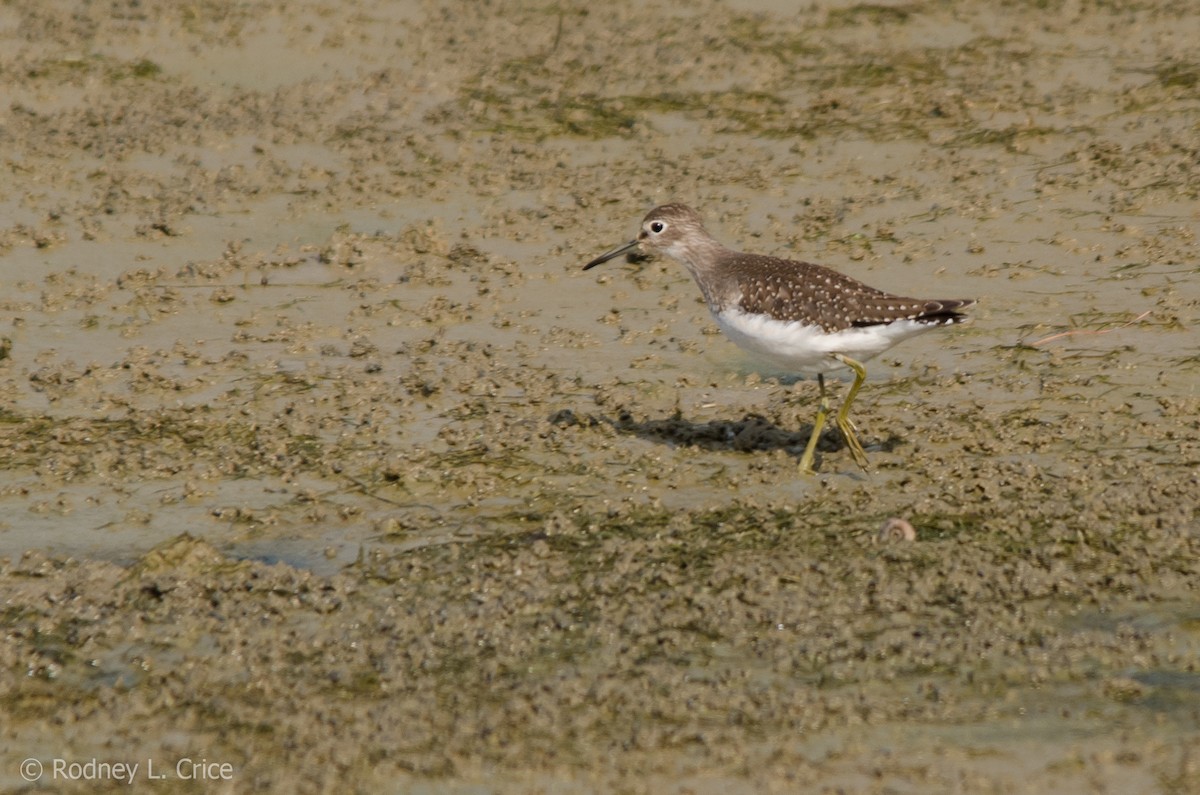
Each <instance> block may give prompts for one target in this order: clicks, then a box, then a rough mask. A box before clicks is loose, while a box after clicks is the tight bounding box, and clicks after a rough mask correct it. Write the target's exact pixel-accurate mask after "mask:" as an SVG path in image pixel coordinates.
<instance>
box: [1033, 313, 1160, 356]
mask: <svg viewBox="0 0 1200 795" xmlns="http://www.w3.org/2000/svg"><path fill="white" fill-rule="evenodd" d="M1153 311H1154V310H1153V309H1147V310H1146V311H1145V312H1143V313H1142V314H1140V315H1138V316H1137V317H1135V318H1134V319H1133V320H1130V321H1127V322H1125V323H1122V324H1121V325H1119V326H1112V327H1111V328H1099V329H1090V328H1080V329H1074V330H1072V331H1060V332H1059V333H1058V334H1051V335H1050V336H1049V337H1042V338H1041V339H1040V340H1038V341H1037V342H1031V343H1029V346H1030V347H1031V348H1036V347H1037V346H1038V345H1041V344H1043V343H1046V342H1050V341H1052V340H1056V339H1059V338H1060V337H1073V336H1075V335H1076V334H1107V333H1108V332H1110V331H1117V330H1119V329H1123V328H1128V327H1130V326H1132V325H1134V324H1136V323H1140V322H1141V321H1143V320H1145V319H1146V316H1147V315H1149V314H1150V313H1151V312H1153Z"/></svg>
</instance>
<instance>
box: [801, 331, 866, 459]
mask: <svg viewBox="0 0 1200 795" xmlns="http://www.w3.org/2000/svg"><path fill="white" fill-rule="evenodd" d="M833 358H835V359H837V360H838V361H839V362H841V363H842V364H844V365H846V366H847V367H849V368H850V369H851V370H853V371H854V383H852V384H851V385H850V391H849V392H847V393H846V399H845V400H844V401H843V402H842V407H841V408H840V409H838V413H837V416H836V417H834V423H835V424H836V425H837V426H838V430H839V431H841V433H842V438H843V439H845V440H846V446H847V447H849V448H850V454H851V455H852V456H854V462H855V463H856V464H858V465H859V466H860V467H862V468H863V469H866V468H867V452H866V451H865V450H863V446H862V444H860V443H859V441H858V436H856V435H855V432H854V423H852V422H851V421H850V404H851V403H853V402H854V398H855V396H856V395H858V390H859V387H861V386H862V385H863V381H865V380H867V370H866V368H865V367H863V366H862V364H860V363H859V362H856V361H855V360H854V359H851V358H850V357H849V356H843V355H842V354H840V353H835V354H833ZM817 384H819V385H820V387H821V403H820V405H819V406H818V407H817V419H816V421H815V422H814V423H813V429H812V435H811V436H809V437H808V444H807V445H806V446H805V447H804V455H802V456H800V471H801V472H802V473H803V474H805V475H815V474H817V472H816V470H815V469H813V456H814V455H815V454H816V452H817V440H818V439H820V438H821V431H822V430H824V429H825V420H826V418H827V417H828V416H829V396H828V395H827V394H826V393H825V376H824V375H821V374H820V373H818V374H817Z"/></svg>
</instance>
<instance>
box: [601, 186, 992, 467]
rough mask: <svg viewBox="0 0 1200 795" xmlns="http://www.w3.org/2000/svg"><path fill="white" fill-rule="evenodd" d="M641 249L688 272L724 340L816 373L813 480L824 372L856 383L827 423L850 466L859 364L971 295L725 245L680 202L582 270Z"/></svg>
mask: <svg viewBox="0 0 1200 795" xmlns="http://www.w3.org/2000/svg"><path fill="white" fill-rule="evenodd" d="M637 248H640V249H641V250H642V251H643V252H645V253H655V252H657V253H662V254H666V255H667V256H669V257H670V258H672V259H674V260H676V261H677V262H679V263H680V264H682V265H683V266H684V268H686V269H687V270H688V272H689V273H691V275H692V278H693V279H695V282H696V285H697V286H698V287H699V288H700V293H701V294H702V295H703V296H704V302H705V303H706V304H708V309H709V311H710V312H711V313H712V316H713V318H714V319H715V320H716V322H717V325H718V326H720V328H721V331H722V332H724V334H725V336H726V337H728V338H729V339H730V340H732V341H733V342H734V343H736V344H737V345H738V346H740V347H741V348H743V349H745V350H747V351H749V352H750V353H752V354H754V355H756V356H757V357H759V358H761V359H764V360H765V361H767V362H769V363H770V364H771V365H773V366H775V367H777V368H779V369H780V370H783V371H786V372H791V373H797V374H807V375H811V374H816V376H817V383H818V384H819V386H820V403H819V405H818V409H817V416H816V421H815V422H814V423H813V428H812V433H811V435H810V436H809V439H808V444H807V445H806V446H805V449H804V453H803V455H802V456H801V457H800V471H801V472H802V473H805V474H809V475H812V474H815V473H816V470H815V469H814V467H813V461H814V458H815V454H816V448H817V440H818V439H819V438H820V436H821V431H822V430H823V429H824V427H825V422H826V419H827V417H828V415H829V410H830V403H829V396H828V393H827V392H826V389H825V373H827V372H830V371H836V370H839V369H843V368H848V369H849V370H850V371H852V372H853V373H854V380H853V382H852V383H851V385H850V388H849V390H848V391H847V392H846V397H845V400H844V401H843V402H842V404H841V407H840V408H839V409H838V412H837V414H836V415H835V417H834V422H835V424H836V425H837V428H838V430H839V431H840V432H841V435H842V438H843V439H844V440H845V443H846V446H847V447H848V448H849V449H850V453H851V455H852V456H853V458H854V461H855V463H857V464H858V465H859V466H860V467H862V469H863V470H864V471H865V470H867V469H868V462H867V454H866V451H865V450H863V446H862V444H861V443H860V442H859V441H858V436H857V434H856V433H855V427H854V424H853V423H852V422H851V421H850V406H851V404H852V403H853V402H854V399H855V397H856V396H857V395H858V390H859V389H860V388H861V387H862V385H863V382H864V381H865V380H866V378H867V371H866V368H865V367H864V366H863V362H865V361H867V360H869V359H870V358H872V357H873V356H878V355H879V354H881V353H883V352H884V351H886V350H888V349H889V348H891V347H892V346H893V345H895V344H897V343H898V342H901V341H902V340H905V339H908V338H909V337H913V336H916V335H917V334H921V333H923V332H925V331H929V330H930V329H933V328H937V327H939V326H950V325H955V324H958V323H963V322H965V321H966V320H967V319H968V317H967V315H965V314H964V313H963V312H962V310H964V309H967V308H969V307H971V306H973V305H974V304H975V303H976V300H975V299H973V298H952V299H949V298H939V299H931V298H906V297H903V296H899V295H893V294H891V293H888V292H885V291H883V290H879V289H876V288H874V287H871V286H869V285H867V284H864V283H862V282H860V281H858V280H857V279H854V278H852V277H850V276H847V275H845V274H843V273H840V272H838V271H835V270H833V269H832V268H828V267H826V266H824V265H817V264H814V263H811V262H799V261H796V260H787V259H781V258H779V257H771V256H765V255H762V254H747V253H743V252H740V251H734V250H733V249H730V248H726V247H725V246H724V245H722V244H721V243H719V242H718V241H717V240H716V239H715V238H714V237H713V236H712V235H711V234H709V232H708V230H706V229H705V228H704V222H703V219H702V218H701V216H700V214H699V213H697V212H696V211H695V210H693V209H692V208H690V207H688V206H686V205H684V204H678V203H673V204H664V205H662V206H659V207H655V208H654V209H653V210H651V211H650V212H649V213H647V214H646V217H645V218H644V219H642V225H641V229H640V231H639V232H638V235H637V237H635V238H634V239H633V240H630V241H629V242H627V243H622V244H621V245H619V246H617V247H616V248H614V249H612V250H611V251H607V252H605V253H604V254H601V255H600V256H598V257H596V258H595V259H593V260H592V261H591V262H588V263H587V264H586V265H584V266H583V270H585V271H586V270H590V269H592V268H594V267H596V266H597V265H601V264H603V263H605V262H608V261H609V260H612V259H615V258H616V257H619V256H620V255H622V254H624V253H626V252H628V251H632V250H633V249H637Z"/></svg>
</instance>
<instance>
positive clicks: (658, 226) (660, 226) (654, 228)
mask: <svg viewBox="0 0 1200 795" xmlns="http://www.w3.org/2000/svg"><path fill="white" fill-rule="evenodd" d="M666 228H667V225H666V224H664V223H663V222H662V221H651V222H650V231H651V232H653V233H654V234H656V235H661V234H662V233H663V230H664V229H666Z"/></svg>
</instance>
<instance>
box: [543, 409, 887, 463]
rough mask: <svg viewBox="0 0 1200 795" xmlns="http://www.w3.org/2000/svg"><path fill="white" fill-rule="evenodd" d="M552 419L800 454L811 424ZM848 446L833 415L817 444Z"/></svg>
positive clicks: (758, 419) (686, 441) (707, 444)
mask: <svg viewBox="0 0 1200 795" xmlns="http://www.w3.org/2000/svg"><path fill="white" fill-rule="evenodd" d="M550 420H551V422H553V423H555V424H559V425H576V424H586V425H597V424H603V425H608V426H609V427H611V428H612V429H613V430H615V431H617V432H618V433H622V434H627V435H630V436H637V437H638V438H641V439H646V440H649V441H652V442H657V443H659V444H666V445H669V446H671V447H696V448H699V449H701V450H713V451H733V452H739V453H752V452H769V451H772V450H784V451H786V452H788V453H789V454H791V455H792V456H793V457H794V458H796V459H799V458H800V456H801V455H802V454H803V452H804V447H805V445H806V444H808V438H809V436H811V435H812V429H813V426H812V423H805V424H803V425H802V426H800V427H799V428H797V429H796V430H788V429H785V428H781V427H779V426H778V425H776V424H775V423H773V422H771V420H769V419H767V418H766V417H763V416H762V415H760V414H746V415H745V416H744V417H742V419H740V420H710V421H709V422H692V421H691V420H688V419H686V418H684V416H683V415H682V414H681V413H679V412H676V413H675V414H673V415H672V416H670V417H667V418H664V419H641V420H639V419H635V418H634V417H633V415H632V414H630V413H629V412H627V411H620V412H618V414H617V415H616V416H615V417H613V416H608V415H604V414H590V415H588V416H587V417H586V418H584V417H579V416H577V415H575V414H574V412H571V411H569V410H566V411H562V412H558V413H557V414H555V415H554V416H553V417H551V418H550ZM898 444H900V440H899V439H896V438H894V437H893V438H889V439H886V440H876V441H874V443H873V444H871V445H870V448H873V449H876V450H885V451H891V450H892V449H893V448H895V447H896V446H897V445H898ZM845 447H846V443H845V441H844V440H843V439H842V434H841V432H840V431H838V430H837V428H836V426H834V425H833V420H832V417H831V418H830V421H829V424H828V425H827V426H826V427H825V428H824V429H823V430H822V432H821V438H820V440H819V441H818V442H817V450H818V452H821V453H833V452H837V451H839V450H842V449H844V448H845Z"/></svg>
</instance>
